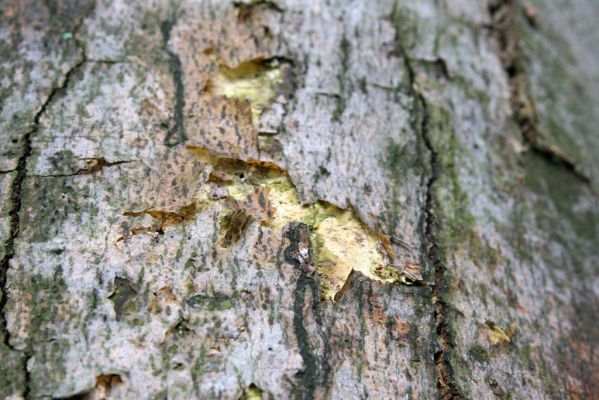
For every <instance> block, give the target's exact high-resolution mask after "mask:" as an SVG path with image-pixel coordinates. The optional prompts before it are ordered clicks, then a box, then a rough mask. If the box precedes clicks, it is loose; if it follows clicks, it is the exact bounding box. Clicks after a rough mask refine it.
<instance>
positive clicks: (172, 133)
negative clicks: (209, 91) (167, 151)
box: [160, 13, 186, 146]
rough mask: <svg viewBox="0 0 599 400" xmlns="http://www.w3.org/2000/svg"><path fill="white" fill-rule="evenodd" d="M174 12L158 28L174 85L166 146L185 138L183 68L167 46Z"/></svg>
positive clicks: (174, 22) (173, 22) (173, 21)
mask: <svg viewBox="0 0 599 400" xmlns="http://www.w3.org/2000/svg"><path fill="white" fill-rule="evenodd" d="M176 22H177V21H176V18H175V14H174V13H173V16H172V18H171V19H170V20H166V21H162V23H161V24H160V30H161V32H162V42H163V46H164V50H165V51H166V54H167V55H168V68H169V71H170V73H171V75H172V77H173V85H174V86H175V110H174V115H173V118H174V125H172V126H171V127H170V128H169V130H168V133H167V135H166V138H165V139H164V144H165V145H166V146H176V145H177V144H180V143H183V142H185V140H186V136H185V122H184V120H183V111H184V108H185V87H184V85H183V69H182V67H181V60H180V59H179V56H178V55H177V53H175V52H174V51H172V50H171V49H170V48H169V47H168V42H169V40H170V37H171V31H172V30H173V26H174V25H175V24H176Z"/></svg>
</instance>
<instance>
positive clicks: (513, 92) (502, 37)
mask: <svg viewBox="0 0 599 400" xmlns="http://www.w3.org/2000/svg"><path fill="white" fill-rule="evenodd" d="M488 9H489V14H490V17H491V25H490V26H489V27H488V29H489V35H490V37H491V38H492V39H493V40H494V41H495V46H494V48H495V51H496V52H497V55H498V57H499V60H500V62H501V65H502V67H503V70H504V71H505V73H506V76H507V78H508V84H509V89H510V96H511V99H510V100H511V106H512V112H513V117H514V120H515V121H516V123H517V124H518V128H519V130H520V133H521V135H522V139H523V140H524V143H525V144H526V145H527V146H528V148H529V149H530V151H532V152H534V153H535V154H537V155H539V156H540V157H542V158H543V159H545V160H546V161H548V162H551V163H554V164H556V165H558V166H560V167H563V168H564V169H566V170H567V171H569V172H570V173H571V174H572V175H573V176H574V177H575V178H576V179H578V180H580V181H582V182H584V183H587V184H589V183H591V180H590V179H589V177H587V176H586V175H585V174H584V173H582V172H581V171H580V168H579V167H578V166H577V165H576V163H575V161H574V160H572V159H570V158H569V157H568V155H566V154H564V153H563V152H562V151H561V150H560V149H559V148H557V147H556V146H554V145H552V144H551V143H548V142H547V140H546V139H545V138H544V137H543V135H542V133H541V132H540V131H539V128H538V121H537V112H536V108H535V104H534V100H533V98H532V96H531V95H530V94H529V93H528V90H527V87H526V79H525V72H526V71H525V68H526V66H525V55H524V51H523V50H522V46H521V45H520V37H519V34H518V26H517V16H518V12H519V10H520V5H519V3H518V2H517V1H516V0H491V1H490V2H489V7H488Z"/></svg>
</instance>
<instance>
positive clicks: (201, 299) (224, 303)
mask: <svg viewBox="0 0 599 400" xmlns="http://www.w3.org/2000/svg"><path fill="white" fill-rule="evenodd" d="M186 303H187V304H188V305H189V306H190V307H192V308H198V309H199V308H204V307H205V308H207V309H208V310H209V311H224V310H230V309H231V308H233V301H232V300H231V298H230V297H229V296H227V295H225V294H222V293H217V294H215V295H214V296H205V295H196V296H193V297H190V298H189V299H187V301H186Z"/></svg>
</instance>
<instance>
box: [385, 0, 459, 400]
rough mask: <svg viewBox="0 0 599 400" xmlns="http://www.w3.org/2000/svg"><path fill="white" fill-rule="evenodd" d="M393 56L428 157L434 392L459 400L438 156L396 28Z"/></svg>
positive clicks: (426, 235)
mask: <svg viewBox="0 0 599 400" xmlns="http://www.w3.org/2000/svg"><path fill="white" fill-rule="evenodd" d="M397 7H398V6H397V4H395V6H394V8H393V10H392V12H391V20H392V21H397V20H398V15H399V14H398V12H399V10H398V8H397ZM395 44H396V52H397V53H398V55H400V56H401V57H402V58H403V60H404V64H405V67H406V72H407V75H408V84H409V88H408V91H409V93H410V95H411V97H412V98H413V99H414V107H413V111H412V113H413V116H414V121H413V124H414V129H415V130H416V132H419V133H420V135H421V138H422V141H423V142H424V145H425V147H426V149H427V151H428V153H429V155H430V175H429V176H428V179H427V180H426V198H425V204H424V207H425V208H424V213H423V214H424V221H423V231H424V239H425V240H424V242H425V248H424V251H423V257H424V258H425V259H426V262H427V264H429V265H431V266H433V268H434V284H433V305H434V323H435V329H436V334H437V342H438V348H437V351H436V352H435V354H434V358H435V364H436V375H437V389H438V391H439V396H440V398H441V399H443V400H449V399H461V398H463V396H462V395H461V394H460V392H459V390H458V388H457V386H456V385H455V382H454V376H453V368H452V366H451V363H450V361H449V358H448V354H447V352H448V349H450V348H451V347H453V343H454V340H453V337H452V334H451V331H450V330H449V324H448V322H449V319H448V312H449V306H448V304H447V303H446V302H445V300H444V297H445V292H444V290H443V288H444V287H445V282H446V280H447V277H446V275H445V272H446V270H447V268H446V266H445V264H444V262H443V260H442V257H441V254H440V251H439V247H438V245H437V238H436V231H437V228H438V223H437V219H436V216H435V208H436V201H435V195H434V190H435V184H436V182H437V179H438V176H439V168H440V162H439V156H438V153H437V151H436V150H435V148H434V146H433V144H432V142H431V139H430V136H429V111H428V104H427V102H426V98H425V97H424V95H423V94H422V93H421V92H420V90H419V89H418V85H417V82H416V74H415V71H414V67H413V65H412V61H411V59H410V57H409V55H408V53H407V51H406V49H405V46H404V45H403V43H402V38H401V37H399V32H398V27H396V37H395Z"/></svg>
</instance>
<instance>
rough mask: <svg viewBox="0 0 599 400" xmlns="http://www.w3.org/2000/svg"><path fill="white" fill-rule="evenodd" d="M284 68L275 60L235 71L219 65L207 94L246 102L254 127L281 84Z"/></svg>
mask: <svg viewBox="0 0 599 400" xmlns="http://www.w3.org/2000/svg"><path fill="white" fill-rule="evenodd" d="M283 76H284V74H283V65H282V64H280V63H279V62H278V61H276V60H270V61H263V60H250V61H245V62H243V63H241V64H239V65H238V66H237V67H235V68H229V67H227V66H225V65H220V66H219V67H218V71H217V72H216V74H214V76H213V77H212V78H211V79H210V81H208V84H207V86H206V90H207V91H208V92H210V93H212V94H214V95H216V96H224V97H227V98H229V99H236V100H241V101H248V102H249V103H250V107H251V110H252V121H253V123H254V124H256V122H257V121H258V120H259V118H260V115H261V114H262V112H263V111H264V110H265V109H266V108H267V107H268V106H269V105H270V103H271V102H272V100H273V99H274V97H275V96H276V95H277V89H278V87H279V86H281V85H282V84H283V81H284V79H283Z"/></svg>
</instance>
